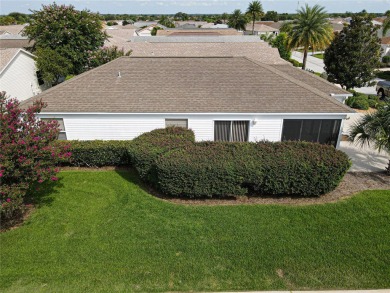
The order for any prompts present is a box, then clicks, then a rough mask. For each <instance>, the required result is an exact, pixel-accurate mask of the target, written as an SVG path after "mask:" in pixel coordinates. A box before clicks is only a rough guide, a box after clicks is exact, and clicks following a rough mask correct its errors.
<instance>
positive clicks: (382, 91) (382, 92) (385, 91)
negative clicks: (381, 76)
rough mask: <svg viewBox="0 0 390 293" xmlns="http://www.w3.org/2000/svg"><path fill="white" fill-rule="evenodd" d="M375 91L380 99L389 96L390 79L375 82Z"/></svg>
mask: <svg viewBox="0 0 390 293" xmlns="http://www.w3.org/2000/svg"><path fill="white" fill-rule="evenodd" d="M376 92H377V93H378V96H380V98H381V100H384V99H385V97H390V81H386V80H381V81H378V83H377V84H376Z"/></svg>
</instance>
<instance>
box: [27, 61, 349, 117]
mask: <svg viewBox="0 0 390 293" xmlns="http://www.w3.org/2000/svg"><path fill="white" fill-rule="evenodd" d="M118 72H120V77H118ZM40 98H42V100H43V101H45V102H47V104H48V106H47V108H45V109H44V110H43V111H42V112H55V113H84V112H89V113H97V112H98V113H103V112H104V113H347V112H352V111H351V110H350V109H349V108H348V107H347V106H345V105H343V104H341V103H339V102H337V101H336V100H335V99H333V98H331V97H330V96H329V95H328V94H326V93H322V92H320V91H318V90H316V89H312V88H311V87H310V86H309V85H306V84H304V83H302V82H301V81H298V80H296V79H294V78H292V77H289V76H287V75H286V74H284V73H283V72H281V71H278V70H277V69H276V68H275V67H272V66H268V65H264V64H260V63H256V62H254V61H252V60H250V59H247V58H245V57H214V58H210V57H208V58H199V57H198V58H196V57H182V58H177V57H176V58H172V57H169V58H156V57H155V58H137V57H121V58H118V59H116V60H114V61H112V62H110V63H107V64H105V65H103V66H100V67H98V68H96V69H93V70H91V71H88V72H86V73H83V74H81V75H79V76H77V77H74V78H73V79H70V80H68V81H66V82H64V83H62V84H60V85H58V86H56V87H54V88H51V89H49V90H47V91H45V92H43V93H41V94H40V95H38V96H35V97H33V98H30V99H28V100H26V101H25V102H23V103H22V105H24V106H26V105H30V104H32V102H33V101H34V100H36V99H40Z"/></svg>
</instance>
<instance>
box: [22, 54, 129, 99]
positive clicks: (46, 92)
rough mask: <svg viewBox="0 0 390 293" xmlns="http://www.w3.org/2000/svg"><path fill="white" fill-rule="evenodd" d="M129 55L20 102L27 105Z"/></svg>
mask: <svg viewBox="0 0 390 293" xmlns="http://www.w3.org/2000/svg"><path fill="white" fill-rule="evenodd" d="M127 57H129V56H121V57H119V58H116V59H114V60H111V61H110V62H107V63H105V64H103V65H100V66H98V67H95V68H93V69H90V70H88V71H85V72H83V73H81V74H79V75H76V76H75V77H73V78H71V79H68V80H65V81H64V82H61V83H60V84H58V85H56V86H53V87H51V88H49V89H47V90H45V91H43V92H41V93H39V94H38V95H36V96H32V97H31V98H28V99H27V100H24V101H22V102H21V103H20V105H21V106H23V105H25V104H27V103H29V102H31V101H33V100H34V101H35V100H37V99H40V98H44V97H45V95H47V94H49V93H51V92H52V91H53V90H56V89H58V88H62V87H64V86H65V85H67V84H68V83H71V82H73V81H75V80H79V79H80V78H82V77H84V76H86V75H89V74H91V72H94V71H96V70H97V69H100V68H102V67H106V66H107V65H108V64H111V63H113V62H115V61H118V60H119V59H122V58H127Z"/></svg>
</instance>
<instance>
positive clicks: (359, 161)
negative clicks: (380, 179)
mask: <svg viewBox="0 0 390 293" xmlns="http://www.w3.org/2000/svg"><path fill="white" fill-rule="evenodd" d="M363 116H364V114H362V113H356V114H351V115H349V117H348V120H345V121H344V126H343V132H342V133H343V134H344V135H348V134H349V131H350V128H351V126H353V125H354V124H356V123H357V122H358V121H359V120H360V119H361V118H362V117H363ZM339 150H341V151H343V152H345V153H346V154H347V155H348V156H349V158H350V159H351V161H352V167H351V169H349V172H382V171H384V170H385V168H386V167H387V164H388V162H389V159H390V154H388V153H387V152H385V151H382V152H380V153H379V152H378V151H377V150H375V149H374V148H373V147H372V146H367V145H365V146H364V147H360V145H356V144H355V143H351V142H349V141H342V142H341V143H340V147H339ZM389 184H390V182H389Z"/></svg>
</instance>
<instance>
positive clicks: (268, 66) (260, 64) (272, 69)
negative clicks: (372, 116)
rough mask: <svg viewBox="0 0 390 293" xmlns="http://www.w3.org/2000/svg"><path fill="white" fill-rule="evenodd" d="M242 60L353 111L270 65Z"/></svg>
mask: <svg viewBox="0 0 390 293" xmlns="http://www.w3.org/2000/svg"><path fill="white" fill-rule="evenodd" d="M241 58H245V59H247V60H249V61H251V62H253V63H255V64H257V65H259V66H262V67H264V68H266V69H268V70H270V71H272V72H273V73H275V74H277V75H279V76H282V77H284V78H286V79H288V80H289V81H291V82H293V83H295V84H296V85H299V86H301V87H303V88H305V89H307V90H309V91H311V92H312V93H314V94H316V95H318V96H320V97H323V98H325V99H327V100H328V101H330V102H331V103H333V104H335V105H338V106H340V107H342V108H344V109H348V110H349V111H351V110H352V109H351V108H349V107H348V106H346V105H344V104H342V103H340V102H338V101H337V100H336V99H334V98H332V97H331V96H328V95H326V94H324V93H323V92H321V91H320V90H318V89H315V88H312V87H310V86H309V85H307V84H306V83H304V82H302V81H300V80H297V79H295V78H293V77H291V76H290V75H288V74H285V73H284V72H281V71H279V70H277V69H276V68H273V67H272V66H270V65H268V64H264V63H261V62H258V61H256V60H252V59H250V58H248V57H241ZM352 111H353V110H352Z"/></svg>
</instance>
